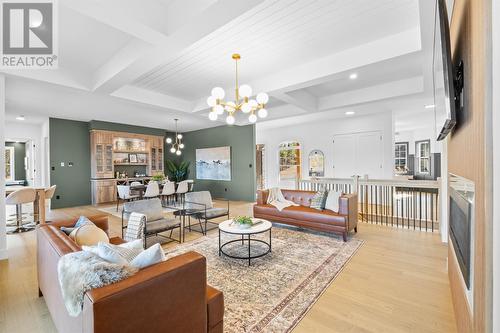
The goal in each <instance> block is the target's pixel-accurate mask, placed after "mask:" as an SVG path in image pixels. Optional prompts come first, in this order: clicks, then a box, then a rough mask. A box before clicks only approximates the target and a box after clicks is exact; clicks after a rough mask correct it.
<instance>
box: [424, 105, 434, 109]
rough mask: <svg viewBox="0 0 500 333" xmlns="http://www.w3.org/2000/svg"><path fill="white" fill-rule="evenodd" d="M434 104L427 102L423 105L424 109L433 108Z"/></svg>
mask: <svg viewBox="0 0 500 333" xmlns="http://www.w3.org/2000/svg"><path fill="white" fill-rule="evenodd" d="M434 107H435V105H434V104H428V105H426V106H425V108H426V109H434Z"/></svg>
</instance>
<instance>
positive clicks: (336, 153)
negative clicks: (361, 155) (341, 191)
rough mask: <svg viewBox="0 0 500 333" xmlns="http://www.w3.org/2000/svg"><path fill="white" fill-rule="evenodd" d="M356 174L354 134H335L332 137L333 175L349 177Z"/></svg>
mask: <svg viewBox="0 0 500 333" xmlns="http://www.w3.org/2000/svg"><path fill="white" fill-rule="evenodd" d="M355 174H356V135H355V134H346V135H336V136H335V137H334V139H333V177H335V178H349V177H352V176H353V175H355Z"/></svg>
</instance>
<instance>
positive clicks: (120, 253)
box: [97, 242, 143, 265]
mask: <svg viewBox="0 0 500 333" xmlns="http://www.w3.org/2000/svg"><path fill="white" fill-rule="evenodd" d="M97 252H98V255H99V257H101V258H102V259H104V260H106V261H108V262H110V263H113V264H118V265H128V264H129V263H130V262H132V261H133V260H134V259H135V258H136V257H137V256H138V255H139V254H140V253H141V252H143V251H142V248H140V249H137V248H135V249H134V248H132V249H128V248H125V247H121V246H118V245H113V244H109V243H103V242H100V243H99V244H98V245H97Z"/></svg>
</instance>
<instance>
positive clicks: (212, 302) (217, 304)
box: [207, 285, 224, 330]
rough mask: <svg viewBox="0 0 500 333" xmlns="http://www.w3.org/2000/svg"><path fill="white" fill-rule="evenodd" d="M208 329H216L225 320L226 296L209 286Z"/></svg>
mask: <svg viewBox="0 0 500 333" xmlns="http://www.w3.org/2000/svg"><path fill="white" fill-rule="evenodd" d="M207 319H208V329H209V330H210V329H211V328H213V327H215V326H216V325H217V324H219V323H220V322H222V320H223V319H224V296H223V294H222V292H220V291H219V290H217V289H215V288H212V287H210V286H209V285H207Z"/></svg>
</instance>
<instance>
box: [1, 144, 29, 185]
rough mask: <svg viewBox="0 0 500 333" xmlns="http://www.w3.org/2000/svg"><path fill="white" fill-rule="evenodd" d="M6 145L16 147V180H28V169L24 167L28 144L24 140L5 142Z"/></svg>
mask: <svg viewBox="0 0 500 333" xmlns="http://www.w3.org/2000/svg"><path fill="white" fill-rule="evenodd" d="M5 147H14V180H26V169H24V157H26V144H25V143H24V142H5Z"/></svg>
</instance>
